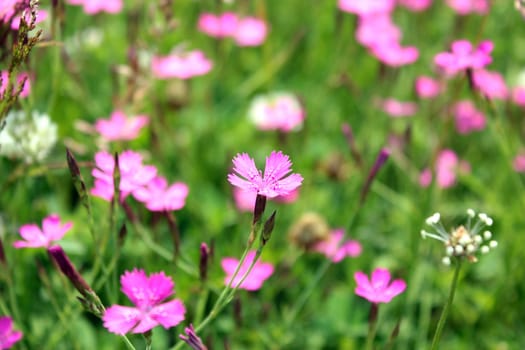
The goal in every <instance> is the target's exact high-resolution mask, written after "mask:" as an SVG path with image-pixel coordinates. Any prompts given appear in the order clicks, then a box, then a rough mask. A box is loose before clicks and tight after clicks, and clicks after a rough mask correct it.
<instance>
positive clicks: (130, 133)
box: [95, 110, 149, 141]
mask: <svg viewBox="0 0 525 350" xmlns="http://www.w3.org/2000/svg"><path fill="white" fill-rule="evenodd" d="M148 122H149V118H148V117H147V116H144V115H137V116H133V117H127V116H126V115H125V114H124V113H123V112H122V111H119V110H116V111H114V112H113V113H111V116H110V118H109V119H98V120H97V122H96V123H95V129H96V130H97V131H98V132H99V133H100V135H101V136H102V137H103V138H104V139H106V140H108V141H116V140H134V139H136V138H137V136H138V135H139V132H140V130H141V129H142V128H143V127H144V126H145V125H147V124H148Z"/></svg>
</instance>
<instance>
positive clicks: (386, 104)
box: [381, 98, 417, 118]
mask: <svg viewBox="0 0 525 350" xmlns="http://www.w3.org/2000/svg"><path fill="white" fill-rule="evenodd" d="M381 109H382V110H383V111H384V112H385V113H387V114H389V115H390V116H391V117H394V118H398V117H410V116H413V115H414V114H416V112H417V105H416V104H415V103H413V102H401V101H398V100H396V99H393V98H388V99H386V100H384V101H383V102H382V103H381Z"/></svg>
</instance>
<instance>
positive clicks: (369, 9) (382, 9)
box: [337, 0, 396, 16]
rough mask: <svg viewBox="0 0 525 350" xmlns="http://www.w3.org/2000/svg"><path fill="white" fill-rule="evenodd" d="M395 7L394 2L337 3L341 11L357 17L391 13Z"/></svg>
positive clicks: (346, 0)
mask: <svg viewBox="0 0 525 350" xmlns="http://www.w3.org/2000/svg"><path fill="white" fill-rule="evenodd" d="M395 5H396V4H395V1H394V0H366V1H363V0H339V1H338V2H337V7H339V9H340V10H341V11H344V12H350V13H353V14H356V15H359V16H369V15H371V14H376V13H386V12H391V11H392V10H393V9H394V7H395Z"/></svg>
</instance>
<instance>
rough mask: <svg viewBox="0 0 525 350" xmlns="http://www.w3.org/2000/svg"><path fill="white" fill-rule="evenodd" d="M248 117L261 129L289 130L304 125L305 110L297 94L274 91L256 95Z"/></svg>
mask: <svg viewBox="0 0 525 350" xmlns="http://www.w3.org/2000/svg"><path fill="white" fill-rule="evenodd" d="M248 117H249V118H250V120H251V121H252V122H253V123H254V124H255V125H256V126H257V127H258V128H259V129H261V130H280V131H284V132H289V131H293V130H298V129H300V128H301V127H302V126H303V121H304V118H305V112H304V109H303V107H302V106H301V103H300V102H299V100H298V99H297V97H295V95H293V94H290V93H286V92H274V93H271V94H267V95H259V96H256V97H255V98H254V99H253V100H252V103H251V105H250V110H249V111H248Z"/></svg>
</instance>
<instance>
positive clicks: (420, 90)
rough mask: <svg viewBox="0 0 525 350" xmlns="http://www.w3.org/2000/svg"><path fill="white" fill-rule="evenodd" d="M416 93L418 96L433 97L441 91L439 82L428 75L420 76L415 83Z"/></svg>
mask: <svg viewBox="0 0 525 350" xmlns="http://www.w3.org/2000/svg"><path fill="white" fill-rule="evenodd" d="M415 88H416V93H417V95H418V96H419V97H420V98H434V97H436V96H437V95H439V94H440V93H441V90H442V87H441V84H440V83H439V82H438V81H437V80H435V79H432V78H430V77H427V76H420V77H418V78H417V79H416V83H415Z"/></svg>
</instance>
